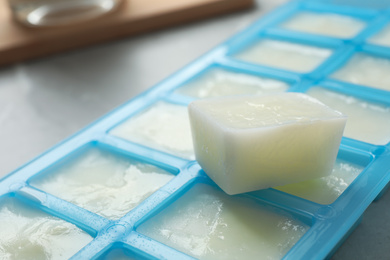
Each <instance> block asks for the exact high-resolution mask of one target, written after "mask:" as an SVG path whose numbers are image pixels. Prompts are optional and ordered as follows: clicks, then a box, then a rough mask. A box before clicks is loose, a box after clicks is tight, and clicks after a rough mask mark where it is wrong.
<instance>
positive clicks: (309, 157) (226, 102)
mask: <svg viewBox="0 0 390 260" xmlns="http://www.w3.org/2000/svg"><path fill="white" fill-rule="evenodd" d="M189 115H190V122H191V128H192V136H193V141H194V149H195V157H196V159H197V160H198V162H199V164H200V166H201V167H202V168H203V170H204V171H205V172H206V173H207V175H208V176H209V177H210V178H211V179H213V180H214V181H215V182H216V183H217V184H218V185H219V186H220V187H221V188H222V189H223V190H224V191H225V192H226V193H228V194H237V193H243V192H248V191H253V190H258V189H264V188H268V187H274V186H278V185H284V184H287V183H294V182H299V181H303V180H307V179H313V178H318V177H322V176H326V175H328V174H330V173H331V171H332V168H333V163H334V162H335V159H336V155H337V152H338V148H339V144H340V141H341V137H342V134H343V130H344V126H345V123H346V117H345V116H344V115H343V114H341V113H340V112H338V111H334V110H333V109H331V108H329V107H327V106H325V105H324V104H322V103H320V102H319V101H317V100H316V99H314V98H312V97H309V96H307V95H305V94H301V93H283V94H278V95H263V96H240V97H227V98H219V99H204V100H197V101H194V102H192V103H191V104H190V105H189Z"/></svg>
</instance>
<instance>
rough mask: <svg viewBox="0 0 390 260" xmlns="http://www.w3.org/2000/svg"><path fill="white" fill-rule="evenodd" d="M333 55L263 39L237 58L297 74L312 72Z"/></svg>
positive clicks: (303, 45) (302, 45)
mask: <svg viewBox="0 0 390 260" xmlns="http://www.w3.org/2000/svg"><path fill="white" fill-rule="evenodd" d="M331 54H332V50H330V49H327V48H320V47H316V46H310V45H306V44H298V43H292V42H286V41H277V40H271V39H263V40H260V41H259V42H257V43H255V44H254V45H252V46H250V47H249V48H248V49H246V50H243V51H242V52H240V53H238V54H236V55H235V57H236V58H238V59H241V60H244V61H248V62H252V63H258V64H262V65H266V66H271V67H275V68H281V69H286V70H292V71H296V72H302V73H306V72H310V71H312V70H314V69H315V68H316V67H318V66H319V65H320V64H321V63H322V62H323V61H325V60H326V59H327V58H328V57H329V56H330V55H331Z"/></svg>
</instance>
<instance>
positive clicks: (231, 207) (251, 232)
mask: <svg viewBox="0 0 390 260" xmlns="http://www.w3.org/2000/svg"><path fill="white" fill-rule="evenodd" d="M309 228H310V227H309V226H308V225H306V224H305V223H303V222H301V221H299V220H298V219H296V218H294V217H293V216H291V215H289V214H283V213H282V212H280V211H279V212H278V211H274V210H272V209H271V208H270V207H265V206H264V205H261V204H260V203H258V202H257V201H255V200H252V199H248V198H242V197H232V196H228V195H226V194H225V193H224V192H222V191H220V190H219V189H216V188H214V187H212V186H209V185H207V184H202V183H199V184H197V185H195V186H194V187H192V188H191V189H190V190H189V191H187V192H186V193H185V194H184V195H183V196H181V197H180V198H178V199H177V200H176V201H175V202H174V203H173V204H171V205H169V206H168V207H167V208H165V209H164V210H163V211H161V212H160V213H158V214H157V215H155V216H154V217H152V218H151V219H150V220H148V221H146V222H145V223H143V224H141V226H140V227H139V228H137V232H139V233H142V234H144V235H146V236H148V237H150V238H153V239H155V240H157V241H159V242H161V243H163V244H165V245H167V246H170V247H173V248H175V249H177V250H180V251H182V252H183V253H186V254H189V255H191V256H193V257H195V258H196V259H201V260H226V259H282V258H283V256H284V255H285V254H286V253H287V252H288V251H289V250H290V248H292V247H293V246H294V244H295V243H296V242H297V241H298V240H299V239H300V238H301V237H302V236H303V235H304V234H305V233H306V232H307V231H308V230H309Z"/></svg>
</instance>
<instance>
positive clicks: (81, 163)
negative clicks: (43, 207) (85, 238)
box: [31, 149, 174, 219]
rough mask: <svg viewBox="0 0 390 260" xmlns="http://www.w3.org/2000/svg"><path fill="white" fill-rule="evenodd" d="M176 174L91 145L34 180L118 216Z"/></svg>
mask: <svg viewBox="0 0 390 260" xmlns="http://www.w3.org/2000/svg"><path fill="white" fill-rule="evenodd" d="M173 177H174V175H172V174H170V173H168V172H166V171H164V170H161V169H159V168H157V167H155V166H152V165H149V164H144V163H139V162H135V161H132V160H128V159H125V158H123V157H118V156H114V155H113V154H110V153H108V152H102V151H100V150H98V149H91V150H90V151H88V152H87V153H86V154H84V155H82V156H81V157H79V158H77V159H76V160H74V161H71V162H69V163H68V164H66V165H64V166H62V167H60V168H58V169H56V170H54V171H53V172H51V173H50V174H44V175H42V176H38V178H36V179H33V181H32V182H31V184H32V185H33V186H35V187H37V188H39V189H42V190H43V191H45V192H48V193H50V194H52V195H54V196H57V197H59V198H61V199H64V200H66V201H69V202H71V203H74V204H76V205H78V206H80V207H82V208H85V209H87V210H89V211H92V212H94V213H97V214H99V215H101V216H103V217H107V218H110V219H118V218H120V217H122V216H123V215H125V214H126V213H127V212H129V211H130V210H132V209H133V208H134V207H136V206H137V205H138V204H139V203H141V202H142V201H143V200H145V199H146V198H147V197H148V196H150V195H151V194H152V193H153V192H155V191H156V190H157V189H159V188H161V187H162V186H163V185H165V184H166V183H167V182H168V181H169V180H171V179H172V178H173Z"/></svg>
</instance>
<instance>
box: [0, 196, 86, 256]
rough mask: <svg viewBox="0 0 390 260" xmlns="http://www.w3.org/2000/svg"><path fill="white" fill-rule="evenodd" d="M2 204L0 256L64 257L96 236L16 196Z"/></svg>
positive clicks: (0, 210) (70, 254) (0, 205)
mask: <svg viewBox="0 0 390 260" xmlns="http://www.w3.org/2000/svg"><path fill="white" fill-rule="evenodd" d="M0 203H1V204H0V259H7V260H14V259H15V260H17V259H47V260H49V259H51V260H57V259H64V260H65V259H69V258H70V257H71V256H72V255H74V254H75V253H77V252H78V251H79V250H80V249H81V248H82V247H84V246H85V245H86V244H88V243H89V242H90V241H92V239H93V238H92V237H91V236H90V235H88V234H87V233H86V232H84V231H83V230H81V229H79V228H78V227H76V226H75V225H73V224H71V223H68V222H66V221H64V220H61V219H59V218H56V217H53V216H50V215H48V214H46V213H44V212H41V211H39V210H37V209H34V208H32V207H29V206H27V205H24V204H22V203H20V202H18V201H16V199H11V198H7V199H2V200H1V201H0Z"/></svg>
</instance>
